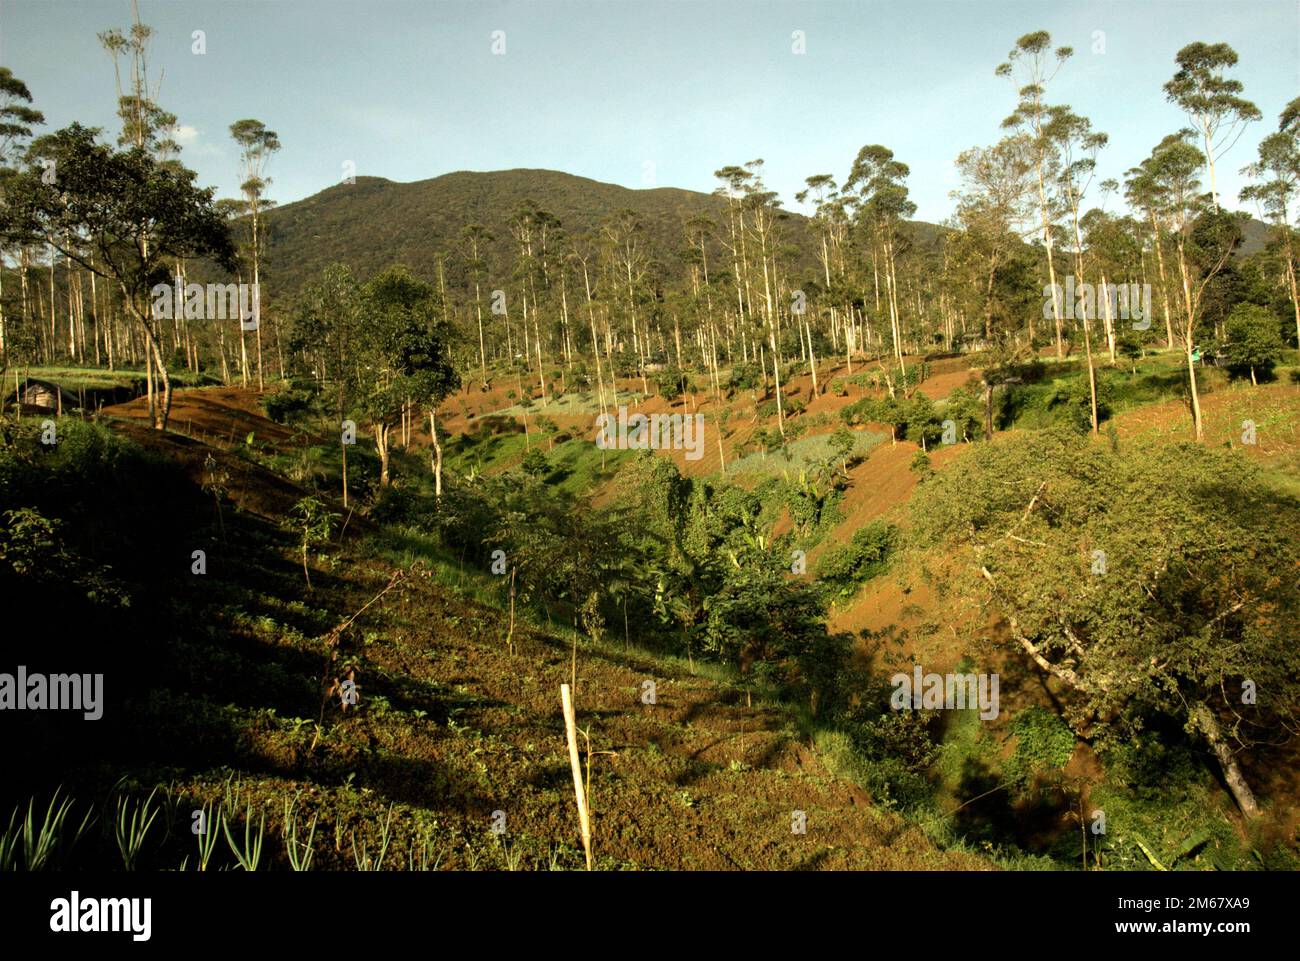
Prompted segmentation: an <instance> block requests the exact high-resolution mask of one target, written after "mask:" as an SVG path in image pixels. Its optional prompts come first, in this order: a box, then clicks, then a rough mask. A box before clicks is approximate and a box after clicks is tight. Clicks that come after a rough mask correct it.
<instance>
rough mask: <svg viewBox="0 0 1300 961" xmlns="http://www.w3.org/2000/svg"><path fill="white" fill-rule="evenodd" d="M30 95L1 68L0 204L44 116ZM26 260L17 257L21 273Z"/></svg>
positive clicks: (2, 327)
mask: <svg viewBox="0 0 1300 961" xmlns="http://www.w3.org/2000/svg"><path fill="white" fill-rule="evenodd" d="M31 103H32V93H31V91H30V90H28V89H27V85H26V84H25V83H23V82H22V81H21V80H19V79H18V78H17V77H15V76H14V74H13V71H12V70H10V69H9V68H8V67H0V205H2V204H3V202H4V198H5V181H6V180H7V179H8V177H9V176H11V175H12V174H13V173H14V167H13V165H14V163H15V162H17V160H18V158H20V157H21V156H22V155H23V153H24V151H25V150H26V146H27V143H28V141H30V140H31V136H32V127H34V126H38V125H40V124H43V123H45V116H44V115H43V114H42V113H41V112H40V111H39V110H36V109H34V108H33V107H32V106H31ZM9 239H10V238H8V237H5V236H3V235H0V371H3V370H4V367H5V366H6V364H7V363H8V362H9V354H8V351H7V349H6V343H7V341H6V334H7V331H6V318H5V306H4V267H5V264H4V255H5V248H6V247H8V245H9ZM25 262H26V258H25V257H20V270H21V269H22V268H23V267H24V266H25ZM22 289H23V314H24V315H26V313H27V275H26V271H25V270H23V271H22Z"/></svg>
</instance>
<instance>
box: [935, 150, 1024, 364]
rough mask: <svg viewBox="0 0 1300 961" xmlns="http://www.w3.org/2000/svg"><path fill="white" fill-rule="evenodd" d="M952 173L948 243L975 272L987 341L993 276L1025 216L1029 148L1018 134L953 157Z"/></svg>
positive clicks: (1018, 241)
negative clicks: (956, 180)
mask: <svg viewBox="0 0 1300 961" xmlns="http://www.w3.org/2000/svg"><path fill="white" fill-rule="evenodd" d="M957 170H958V173H959V174H960V175H961V178H962V185H961V187H960V188H959V189H957V190H955V191H952V193H951V194H950V196H951V197H952V199H953V200H954V201H956V211H955V213H954V215H953V220H954V223H955V226H956V227H957V231H956V233H955V235H952V236H951V238H950V242H951V244H952V245H953V247H954V248H955V249H956V251H957V253H958V256H962V257H965V258H969V259H970V261H971V262H972V266H973V267H974V270H975V271H977V274H976V277H977V279H976V283H977V285H978V286H979V287H980V288H982V290H983V296H982V299H981V303H980V307H979V309H980V313H981V314H982V317H983V331H984V338H985V339H986V340H988V339H990V338H991V337H992V336H993V329H992V328H993V313H994V309H995V308H994V301H995V290H994V281H995V279H996V277H997V272H998V270H999V268H1000V267H1001V266H1002V265H1003V264H1004V263H1005V262H1006V261H1007V259H1008V258H1009V257H1010V256H1011V255H1012V253H1013V252H1014V251H1015V250H1016V248H1017V247H1019V246H1020V245H1021V243H1022V241H1023V238H1024V234H1025V229H1024V228H1025V224H1026V222H1027V220H1028V218H1029V215H1030V209H1029V207H1030V203H1031V200H1030V193H1031V191H1032V190H1033V185H1032V182H1031V178H1032V175H1033V170H1034V157H1033V152H1032V145H1031V144H1030V141H1029V139H1028V138H1027V137H1025V136H1024V135H1023V134H1018V135H1014V136H1009V137H1003V138H1002V139H1001V140H1000V141H998V142H997V143H996V144H994V145H993V146H992V147H973V148H971V149H970V150H966V151H963V152H962V153H961V154H959V155H958V157H957ZM1031 316H1032V315H1031Z"/></svg>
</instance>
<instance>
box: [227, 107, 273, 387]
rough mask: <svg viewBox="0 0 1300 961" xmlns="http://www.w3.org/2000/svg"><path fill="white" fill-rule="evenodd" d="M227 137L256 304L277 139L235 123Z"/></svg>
mask: <svg viewBox="0 0 1300 961" xmlns="http://www.w3.org/2000/svg"><path fill="white" fill-rule="evenodd" d="M230 136H231V138H232V139H233V140H234V141H235V143H236V144H238V145H239V163H240V175H241V177H242V178H243V180H242V182H241V183H240V185H239V189H240V191H241V192H242V193H243V195H244V206H245V209H246V210H247V212H248V217H249V232H250V241H251V242H250V244H249V259H250V260H251V261H252V264H253V290H254V291H255V292H256V293H255V294H254V296H255V297H257V298H258V299H259V301H260V297H261V280H262V274H261V268H262V250H261V247H262V234H261V230H260V227H261V217H262V211H263V210H264V209H266V208H268V207H270V206H272V205H273V203H274V201H269V200H267V199H266V188H267V187H269V186H270V184H271V178H270V177H268V176H266V166H267V164H268V163H269V161H270V159H271V155H272V154H274V153H275V152H276V151H278V150H279V149H280V138H279V136H278V135H277V134H276V132H275V131H274V130H268V129H267V127H266V124H264V123H262V121H260V120H237V121H235V122H234V123H232V124H231V125H230ZM239 329H240V339H241V340H242V339H243V331H244V325H243V324H242V323H241V324H240V326H239ZM256 333H257V389H258V390H259V391H260V390H264V389H265V386H266V385H265V381H264V379H263V374H262V324H261V322H260V319H259V322H258V324H257V331H256ZM279 339H280V335H279V330H278V328H277V332H276V342H277V344H278V343H279ZM279 354H280V376H281V377H283V376H284V354H283V352H282V351H281V352H279Z"/></svg>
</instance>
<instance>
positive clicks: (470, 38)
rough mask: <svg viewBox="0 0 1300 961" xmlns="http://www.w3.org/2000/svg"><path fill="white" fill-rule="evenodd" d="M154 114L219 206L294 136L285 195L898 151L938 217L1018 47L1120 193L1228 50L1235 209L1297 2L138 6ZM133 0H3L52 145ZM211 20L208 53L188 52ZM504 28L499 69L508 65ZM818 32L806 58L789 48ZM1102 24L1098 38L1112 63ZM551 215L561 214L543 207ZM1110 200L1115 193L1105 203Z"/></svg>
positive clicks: (1293, 51)
mask: <svg viewBox="0 0 1300 961" xmlns="http://www.w3.org/2000/svg"><path fill="white" fill-rule="evenodd" d="M140 7H141V14H142V19H143V20H144V21H145V22H146V23H148V24H150V25H151V26H153V27H154V28H155V30H156V36H155V39H154V42H153V48H152V59H151V71H152V73H153V75H154V77H155V78H157V77H158V76H159V75H160V74H161V78H162V84H161V93H160V96H159V100H160V101H161V102H162V104H163V105H164V106H165V107H167V108H168V109H170V110H172V111H173V112H174V113H176V114H177V115H178V118H179V121H180V123H181V124H182V126H183V128H184V129H183V131H182V139H183V141H184V142H185V144H186V146H185V150H184V152H183V159H184V161H185V162H186V163H187V164H188V165H189V166H190V167H192V168H193V169H195V170H196V171H198V173H199V175H200V179H201V181H202V182H203V183H205V184H214V185H216V186H217V187H218V188H219V193H220V195H221V196H230V195H233V194H234V192H235V189H236V186H237V183H238V176H237V169H238V167H237V158H236V151H235V148H234V146H233V144H232V143H231V141H230V138H229V135H228V127H229V125H230V124H231V123H232V122H233V121H235V120H238V119H241V118H244V117H254V118H256V119H259V120H261V121H263V122H265V123H266V124H267V125H268V126H269V127H271V128H273V129H274V130H276V131H277V132H278V133H279V135H280V139H281V141H282V143H283V149H282V150H281V152H280V153H279V154H278V155H276V157H275V158H274V159H273V161H272V163H271V167H270V169H269V173H270V175H271V176H272V178H273V181H274V183H273V186H272V188H271V191H270V194H271V196H272V197H273V198H275V199H277V200H279V201H281V202H287V201H291V200H297V199H301V198H302V197H305V196H308V195H310V194H313V193H315V192H317V191H319V190H322V189H324V188H325V187H327V186H330V185H331V184H333V183H335V182H337V181H338V180H339V179H340V178H341V177H342V175H343V164H344V162H345V161H352V162H353V163H355V165H356V172H357V173H358V174H359V175H371V176H379V177H387V178H389V179H392V180H398V181H411V180H422V179H425V178H428V177H434V176H437V175H438V174H442V173H447V172H450V171H454V170H500V169H506V168H511V167H545V168H552V169H557V170H564V171H567V172H570V173H574V174H580V175H582V176H586V177H591V178H594V179H596V180H603V181H608V182H611V183H618V184H622V185H624V186H627V187H632V188H639V187H644V186H652V185H653V186H673V187H684V188H688V189H692V190H701V191H709V190H712V189H713V188H714V187H715V186H716V185H717V184H716V181H715V180H714V178H713V171H714V170H716V169H717V168H719V167H721V166H724V165H726V164H740V163H744V162H746V161H748V160H752V159H754V158H756V157H762V158H763V159H764V160H765V161H766V164H765V168H764V169H765V176H766V178H767V182H768V186H769V188H770V189H774V190H776V191H777V192H778V193H779V194H780V196H781V198H782V200H783V201H784V203H785V204H786V206H788V207H791V208H792V209H798V208H797V207H795V205H794V201H793V197H794V194H795V192H796V191H797V190H799V189H800V188H801V187H802V186H803V179H804V178H805V177H807V176H809V175H811V174H815V173H830V174H833V175H834V176H835V177H836V178H837V179H841V180H842V179H843V177H844V175H845V174H846V172H847V170H848V168H849V166H850V164H851V163H852V161H853V158H854V156H855V155H856V153H857V151H858V149H859V148H860V147H861V146H862V145H863V144H867V143H883V144H885V145H886V146H888V147H889V148H890V149H892V150H893V151H894V152H895V154H896V156H897V157H898V159H900V160H902V161H903V162H904V163H907V164H908V165H909V166H910V167H911V177H910V179H909V182H908V183H909V187H910V188H911V191H912V197H913V199H914V200H915V202H916V203H917V205H918V207H919V210H918V213H917V216H918V217H920V218H921V219H925V220H930V221H939V220H942V219H943V218H944V217H946V216H947V215H948V213H949V211H950V209H951V203H950V201H949V198H948V191H949V190H951V189H953V187H954V186H955V185H956V181H955V174H954V170H953V165H952V161H953V158H955V157H956V155H957V154H958V153H959V152H960V151H962V150H963V149H965V148H967V147H971V146H975V145H977V144H981V145H982V144H990V143H992V142H994V141H995V140H996V139H997V138H998V136H999V123H1000V122H1001V120H1002V118H1003V117H1004V116H1005V115H1006V114H1007V113H1008V112H1010V110H1011V108H1012V106H1013V103H1014V99H1015V95H1014V91H1013V89H1012V86H1011V84H1010V83H1009V82H1008V81H1007V80H1004V79H999V78H997V77H995V76H994V75H993V70H994V67H996V66H997V64H998V63H999V62H1001V61H1002V60H1003V59H1004V58H1005V57H1006V54H1007V52H1008V51H1009V50H1010V48H1011V47H1012V45H1013V43H1014V42H1015V39H1016V38H1017V37H1018V36H1020V35H1021V34H1023V33H1027V32H1029V31H1031V30H1036V29H1047V30H1050V31H1051V33H1052V36H1053V40H1054V42H1055V43H1056V44H1058V45H1059V44H1068V45H1070V46H1073V47H1074V48H1075V51H1076V52H1075V56H1074V57H1073V59H1071V60H1070V61H1069V62H1068V63H1067V64H1066V66H1065V68H1064V69H1063V70H1062V72H1061V73H1060V74H1059V76H1058V77H1057V79H1056V80H1055V81H1054V82H1053V84H1052V86H1051V87H1050V89H1049V100H1050V101H1051V102H1065V103H1069V104H1071V105H1072V106H1073V107H1074V108H1075V110H1076V111H1078V112H1080V113H1083V114H1084V115H1086V116H1088V117H1089V118H1091V120H1092V121H1093V124H1094V127H1096V128H1097V129H1100V130H1103V131H1106V132H1107V133H1108V134H1110V138H1111V143H1110V146H1109V147H1108V148H1107V149H1106V150H1105V151H1104V152H1103V154H1102V156H1101V158H1100V165H1099V174H1100V176H1102V177H1108V176H1113V177H1121V176H1122V174H1123V172H1124V171H1125V170H1126V169H1128V168H1129V167H1131V166H1133V165H1134V164H1136V163H1137V162H1139V161H1140V160H1141V159H1142V158H1143V157H1145V156H1146V155H1147V153H1148V152H1149V151H1150V149H1151V147H1152V146H1153V145H1154V144H1155V143H1157V142H1158V141H1159V140H1160V138H1161V137H1162V136H1164V135H1165V134H1166V133H1169V132H1172V131H1173V130H1176V129H1177V128H1179V127H1181V126H1184V125H1185V121H1184V119H1183V117H1182V115H1181V114H1180V113H1179V111H1178V110H1177V108H1175V107H1174V106H1173V105H1171V104H1168V103H1166V102H1165V100H1164V94H1163V91H1162V90H1161V86H1162V85H1163V83H1164V82H1165V81H1166V80H1168V79H1169V77H1170V76H1171V75H1172V74H1173V71H1174V61H1173V58H1174V54H1175V53H1176V51H1177V50H1178V49H1179V47H1181V46H1183V45H1184V44H1186V43H1188V42H1191V41H1192V40H1204V41H1207V42H1218V41H1226V42H1228V43H1230V44H1231V45H1232V46H1233V47H1234V48H1236V50H1237V52H1238V54H1240V56H1241V62H1240V64H1239V66H1238V68H1237V70H1236V73H1235V76H1236V77H1237V78H1238V79H1240V80H1242V81H1243V83H1244V84H1245V87H1246V96H1247V97H1248V98H1249V99H1251V100H1253V101H1254V102H1255V103H1256V104H1257V105H1258V106H1259V108H1260V109H1261V110H1262V111H1263V113H1264V121H1263V122H1261V123H1256V124H1253V125H1251V127H1250V128H1249V129H1248V130H1247V132H1246V133H1245V135H1244V136H1243V137H1242V138H1241V140H1240V142H1239V143H1238V144H1237V145H1236V146H1235V147H1234V148H1233V150H1232V151H1231V152H1230V153H1228V154H1227V156H1226V157H1224V158H1223V160H1222V161H1221V163H1220V164H1219V165H1218V174H1219V187H1220V191H1221V193H1222V195H1223V199H1224V202H1225V203H1226V204H1228V205H1229V206H1231V205H1233V204H1234V202H1235V198H1236V192H1237V190H1238V188H1239V187H1240V186H1241V185H1242V184H1243V179H1242V178H1241V177H1240V176H1239V175H1238V173H1237V171H1238V169H1239V168H1240V167H1241V166H1242V165H1244V164H1246V163H1249V162H1250V161H1251V160H1252V159H1254V152H1255V145H1256V144H1257V143H1258V141H1259V139H1260V138H1261V137H1262V136H1264V135H1265V134H1267V133H1268V132H1270V131H1271V130H1273V129H1275V127H1276V121H1277V114H1278V112H1279V111H1280V110H1281V109H1282V107H1283V106H1284V105H1285V104H1286V103H1287V102H1288V101H1289V100H1290V99H1292V98H1293V97H1295V96H1296V95H1297V94H1300V4H1297V3H1296V2H1295V0H1217V2H1205V0H1172V2H1165V0H1150V2H1146V0H1125V2H1039V0H1022V2H1003V0H987V2H985V0H940V2H895V0H881V2H854V0H807V2H791V0H776V2H762V0H751V2H724V0H697V2H691V0H679V2H660V0H648V2H628V0H596V2H562V0H542V2H538V0H534V2H486V0H485V2H474V3H466V2H453V0H441V2H440V0H310V2H307V0H260V2H253V0H225V2H214V0H141V3H140ZM130 9H131V5H130V2H129V0H93V2H75V0H0V63H2V64H4V65H5V66H8V67H10V68H11V69H13V71H14V72H15V73H16V74H17V75H18V76H19V77H20V78H21V79H23V80H24V81H25V82H26V83H27V84H28V86H29V87H30V88H31V90H32V93H33V95H34V97H35V101H36V106H37V107H38V108H39V109H41V110H43V111H44V112H45V115H46V118H47V121H48V124H49V129H54V128H56V127H59V126H63V125H65V124H67V123H69V122H71V121H72V120H74V119H75V120H80V121H82V122H83V123H89V124H94V125H100V126H104V127H106V128H108V129H110V130H111V131H112V132H113V133H114V135H115V134H116V129H117V124H116V120H115V118H114V117H113V96H114V94H113V70H112V65H111V61H110V60H109V58H108V55H107V54H106V53H104V52H103V51H102V50H101V49H100V48H99V45H98V42H97V40H96V37H95V35H96V33H97V32H98V31H100V30H103V29H105V28H108V27H112V26H126V25H127V24H128V23H129V21H130ZM195 30H202V31H204V33H205V38H206V47H207V52H206V54H204V55H202V56H199V55H195V54H194V53H193V52H192V44H193V41H192V39H191V37H192V34H193V32H194V31H195ZM497 30H500V31H504V33H505V53H504V55H496V54H493V52H492V34H493V31H497ZM796 30H802V31H803V32H804V36H805V38H806V39H805V44H806V52H805V53H804V54H802V55H797V54H795V53H793V52H792V42H793V41H792V33H793V32H794V31H796ZM1097 31H1101V32H1103V33H1104V52H1094V47H1095V46H1098V35H1097V33H1096V32H1097ZM543 202H544V200H543ZM1113 203H1115V202H1114V201H1112V204H1113Z"/></svg>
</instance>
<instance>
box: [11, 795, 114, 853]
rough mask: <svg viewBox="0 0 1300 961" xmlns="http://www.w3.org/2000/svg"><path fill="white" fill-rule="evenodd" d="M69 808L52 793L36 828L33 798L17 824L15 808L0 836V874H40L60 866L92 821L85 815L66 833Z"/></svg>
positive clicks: (69, 803) (67, 802)
mask: <svg viewBox="0 0 1300 961" xmlns="http://www.w3.org/2000/svg"><path fill="white" fill-rule="evenodd" d="M72 804H73V802H72V799H71V798H64V799H62V800H60V799H59V789H55V791H54V794H53V795H52V796H51V798H50V803H49V806H48V807H47V808H46V809H45V816H44V817H43V818H42V819H41V822H40V824H39V825H38V824H37V823H36V799H35V798H31V799H30V800H29V801H28V802H27V814H26V816H25V817H24V818H23V819H22V820H21V821H20V820H19V819H18V812H19V810H20V808H19V807H15V808H14V811H13V814H11V815H10V817H9V824H8V826H7V827H6V828H5V830H4V833H3V834H0V871H18V870H23V871H43V870H45V869H47V868H52V867H55V866H56V864H57V863H60V862H61V861H62V858H63V856H66V854H67V853H68V852H70V851H71V849H72V847H73V846H74V845H75V844H76V843H77V842H78V841H79V840H80V839H81V838H82V836H83V835H84V834H85V833H86V831H87V830H88V829H89V827H90V825H91V823H92V821H93V812H92V811H87V812H86V816H85V817H84V818H82V820H81V823H80V824H78V825H77V826H76V827H75V828H72V830H71V831H70V832H69V831H68V830H67V827H68V825H69V824H70V823H71V822H69V821H68V815H69V813H70V812H71V811H72Z"/></svg>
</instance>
